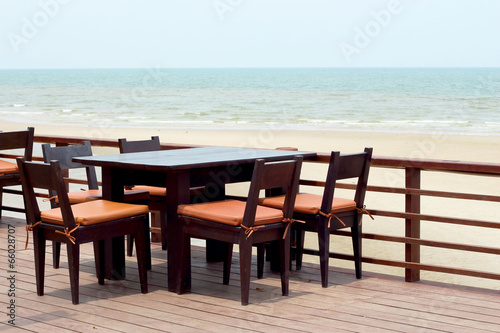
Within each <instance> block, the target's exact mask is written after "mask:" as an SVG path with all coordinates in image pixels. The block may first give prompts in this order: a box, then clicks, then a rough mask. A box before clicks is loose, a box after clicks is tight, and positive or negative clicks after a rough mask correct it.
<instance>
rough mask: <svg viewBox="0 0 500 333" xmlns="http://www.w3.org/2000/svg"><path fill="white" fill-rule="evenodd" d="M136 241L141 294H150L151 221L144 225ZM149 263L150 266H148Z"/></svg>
mask: <svg viewBox="0 0 500 333" xmlns="http://www.w3.org/2000/svg"><path fill="white" fill-rule="evenodd" d="M140 229H141V230H140V231H139V233H141V234H138V235H137V236H136V237H134V239H135V248H136V255H137V267H138V270H139V282H140V284H141V293H143V294H147V293H148V266H151V252H149V258H148V248H149V249H151V246H150V245H149V242H148V241H149V221H148V220H147V219H146V222H145V223H143V224H142V228H140ZM148 261H149V264H148Z"/></svg>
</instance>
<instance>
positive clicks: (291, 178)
mask: <svg viewBox="0 0 500 333" xmlns="http://www.w3.org/2000/svg"><path fill="white" fill-rule="evenodd" d="M302 160H303V158H302V156H297V157H296V158H295V159H294V160H288V161H279V162H267V163H266V162H265V161H264V160H262V159H258V160H257V161H255V166H254V170H253V174H252V180H251V183H250V189H249V191H248V200H247V204H246V207H245V214H244V216H243V222H242V224H243V225H245V226H246V227H252V226H253V224H254V222H255V221H254V220H255V214H256V210H257V204H258V201H259V194H260V191H261V190H268V189H274V188H281V189H283V191H284V192H285V203H284V205H283V217H285V218H292V216H293V207H294V205H295V196H296V195H297V192H298V189H299V179H300V170H301V168H302Z"/></svg>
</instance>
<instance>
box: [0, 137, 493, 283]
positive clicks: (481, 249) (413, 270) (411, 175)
mask: <svg viewBox="0 0 500 333" xmlns="http://www.w3.org/2000/svg"><path fill="white" fill-rule="evenodd" d="M83 140H89V141H91V144H92V146H95V147H115V148H117V147H118V141H117V140H110V139H91V138H81V137H62V136H46V135H36V136H35V142H37V143H52V144H56V145H58V146H63V145H69V144H74V143H80V142H81V141H83ZM191 147H194V146H192V145H183V144H162V149H182V148H191ZM0 157H4V158H13V157H15V156H14V155H5V154H0ZM329 157H330V154H329V153H318V157H317V160H316V161H314V162H315V163H328V162H329ZM34 160H41V157H34ZM372 168H391V169H398V170H404V172H405V186H404V187H400V188H398V187H390V186H373V185H369V186H368V189H367V190H368V191H369V192H379V193H391V194H395V195H404V196H405V204H404V207H400V209H397V210H394V211H388V210H382V209H377V207H369V211H370V213H371V214H372V215H374V216H380V217H390V218H397V219H403V220H404V221H405V232H404V235H401V236H393V235H382V234H375V233H366V232H365V233H363V238H365V239H370V240H375V241H379V242H380V246H383V244H382V243H381V242H392V243H402V244H405V260H404V261H403V260H400V261H397V260H391V259H388V258H370V257H366V256H363V262H366V263H371V264H377V265H386V266H392V267H401V268H404V269H405V280H406V281H408V282H412V281H418V280H419V279H420V271H422V270H427V271H433V272H441V273H450V274H457V275H463V276H473V277H479V278H487V279H495V280H500V274H497V273H494V272H488V271H478V270H471V269H463V268H456V267H455V268H453V267H449V266H443V265H434V264H424V263H421V259H422V258H421V255H420V248H421V246H427V247H435V248H441V249H454V250H461V251H466V252H469V253H488V254H494V255H500V245H498V246H497V247H491V246H478V245H467V244H463V243H460V242H445V241H436V240H426V239H422V238H421V237H420V229H421V221H432V222H438V223H443V224H453V225H466V226H472V227H477V228H493V229H500V222H498V221H484V220H474V219H465V218H455V217H450V216H438V215H429V214H422V213H421V198H422V197H423V196H431V197H439V198H454V199H464V200H474V201H485V202H496V203H499V202H500V196H497V195H490V194H471V193H465V192H447V191H436V190H428V189H422V188H421V174H422V171H440V172H446V173H453V174H456V175H457V177H459V176H460V175H479V176H488V177H491V176H493V177H499V176H500V164H494V163H471V162H460V161H439V160H425V159H405V158H392V157H378V156H374V157H373V160H372ZM69 181H70V182H75V183H83V181H82V180H78V179H70V180H69ZM302 183H303V184H306V185H310V186H323V185H324V182H321V181H311V180H309V181H308V180H303V181H302ZM337 186H338V187H339V188H344V189H351V190H352V189H354V186H353V185H350V184H337ZM4 192H5V193H9V192H10V193H16V192H15V191H8V190H7V189H5V190H4ZM17 194H19V192H17ZM396 208H399V207H396ZM497 209H498V208H497ZM498 211H499V212H500V209H498ZM335 234H337V235H340V236H350V232H349V231H344V230H338V231H336V232H335ZM497 244H500V243H498V242H497ZM330 257H332V258H337V259H345V260H353V257H352V256H351V255H346V254H341V253H330ZM424 259H425V258H424Z"/></svg>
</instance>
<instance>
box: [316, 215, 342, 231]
mask: <svg viewBox="0 0 500 333" xmlns="http://www.w3.org/2000/svg"><path fill="white" fill-rule="evenodd" d="M319 214H320V215H323V216H324V217H326V218H328V228H330V221H331V220H332V217H335V218H336V219H337V220H338V221H339V222H340V223H342V225H343V226H344V227H345V226H346V225H345V223H344V221H342V220H341V219H340V218H339V217H338V216H337V215H335V214H333V213H328V214H326V213H323V212H322V211H319Z"/></svg>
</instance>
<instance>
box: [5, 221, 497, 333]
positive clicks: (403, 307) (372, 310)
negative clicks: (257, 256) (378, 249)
mask: <svg viewBox="0 0 500 333" xmlns="http://www.w3.org/2000/svg"><path fill="white" fill-rule="evenodd" d="M8 225H11V226H13V227H15V229H16V232H15V233H13V234H12V235H14V236H15V237H16V252H15V259H16V266H15V271H16V273H9V270H10V269H9V263H8V255H7V253H8V252H7V248H8V240H7V237H8V236H7V234H8ZM24 226H25V222H24V220H23V219H20V218H15V217H12V216H11V217H9V215H8V213H4V217H3V218H2V219H1V222H0V248H1V249H2V250H1V256H0V267H1V268H0V279H1V281H3V282H2V283H0V285H1V286H2V287H1V288H0V290H1V291H0V299H1V303H2V306H1V308H2V309H3V310H2V311H1V312H3V313H4V314H3V315H1V316H0V318H2V320H1V324H0V331H1V332H10V331H12V332H15V331H27V332H51V333H56V332H133V333H139V332H273V333H274V332H370V333H372V332H394V331H396V332H431V331H432V332H467V333H471V332H500V293H499V292H498V291H491V290H482V289H473V288H464V287H457V286H451V285H440V284H435V283H434V284H429V283H427V284H426V283H411V284H410V283H405V282H404V281H403V280H402V279H397V278H391V277H387V276H382V275H377V274H373V273H367V272H366V273H365V275H364V277H363V279H361V280H356V279H355V277H354V272H353V271H349V270H339V269H335V268H331V270H332V272H331V274H330V283H331V286H330V287H329V288H326V289H323V288H321V284H320V281H319V270H318V267H317V265H313V264H305V267H304V268H303V269H302V270H301V271H292V272H291V279H290V296H288V297H283V296H281V291H280V282H279V275H278V274H274V273H272V272H270V271H267V272H265V277H264V279H261V280H257V279H256V278H255V279H253V280H252V284H251V289H252V290H251V294H250V302H251V304H250V305H248V306H245V307H244V306H241V305H240V292H239V276H238V263H237V256H234V257H233V273H232V275H231V278H232V280H231V283H230V285H229V286H225V285H222V266H221V264H207V263H206V262H205V260H204V251H203V248H200V247H194V248H193V286H192V292H191V293H189V294H185V295H177V294H174V293H170V292H168V291H167V290H166V280H167V276H166V253H165V252H164V251H161V249H160V248H159V247H158V246H154V248H153V257H154V258H153V269H152V271H151V272H150V273H149V290H150V292H149V293H148V294H146V295H142V294H141V293H140V292H139V284H138V276H137V269H136V262H135V258H134V257H132V258H127V279H126V280H125V281H106V284H105V285H104V286H99V285H98V284H97V280H96V277H95V274H94V263H93V254H92V247H91V245H85V246H84V247H83V249H82V256H81V275H80V300H81V304H79V305H77V306H75V305H72V304H71V297H70V289H69V278H68V270H67V269H66V268H67V266H66V264H65V263H66V258H65V255H63V257H62V258H61V261H62V268H61V269H58V270H54V269H53V268H52V266H51V262H50V260H49V259H51V258H50V257H49V258H48V260H47V266H46V285H45V292H46V294H45V296H42V297H39V296H37V295H36V288H35V283H34V280H35V279H34V265H33V247H32V245H31V239H30V244H29V246H28V250H24V242H25V239H26V232H25V230H24ZM62 252H63V254H64V252H65V249H64V248H63V251H62ZM11 275H15V296H14V297H10V296H9V295H8V293H9V291H8V289H9V285H10V282H9V280H8V278H9V277H10V276H11ZM255 275H256V274H255V273H253V274H252V276H254V277H255ZM12 299H13V300H15V305H16V308H15V311H16V312H15V315H16V317H15V324H16V326H11V325H8V320H9V317H8V316H7V313H8V311H9V309H7V305H8V304H9V302H10V301H11V300H12Z"/></svg>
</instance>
